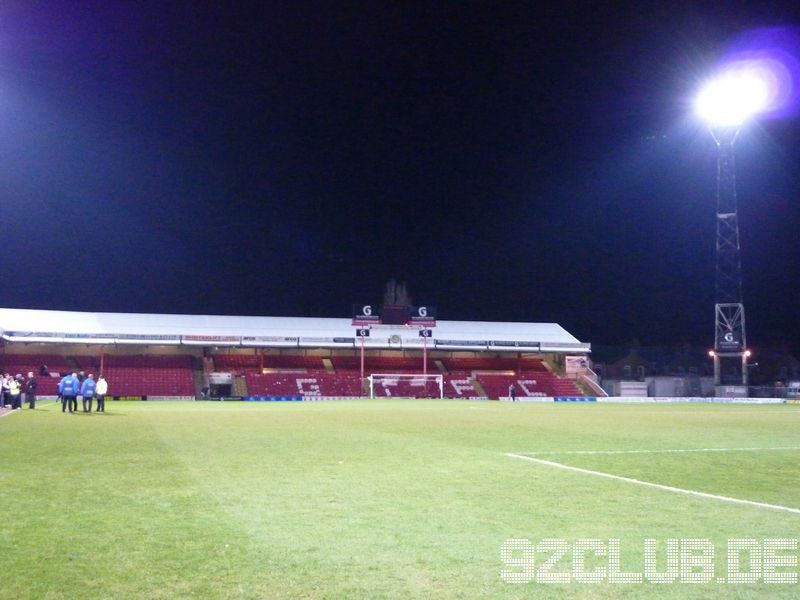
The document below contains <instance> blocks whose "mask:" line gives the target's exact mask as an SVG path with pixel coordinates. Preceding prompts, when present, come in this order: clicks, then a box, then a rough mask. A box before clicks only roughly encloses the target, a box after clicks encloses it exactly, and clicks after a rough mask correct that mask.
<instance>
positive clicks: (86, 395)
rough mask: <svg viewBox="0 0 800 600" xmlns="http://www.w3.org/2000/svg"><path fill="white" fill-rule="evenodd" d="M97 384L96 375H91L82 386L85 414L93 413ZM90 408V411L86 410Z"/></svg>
mask: <svg viewBox="0 0 800 600" xmlns="http://www.w3.org/2000/svg"><path fill="white" fill-rule="evenodd" d="M96 387H97V384H96V383H95V381H94V375H92V374H91V373H89V376H88V377H87V378H86V379H84V380H83V385H82V386H81V398H83V412H92V398H94V394H95V388H96ZM87 406H88V407H89V410H86V407H87Z"/></svg>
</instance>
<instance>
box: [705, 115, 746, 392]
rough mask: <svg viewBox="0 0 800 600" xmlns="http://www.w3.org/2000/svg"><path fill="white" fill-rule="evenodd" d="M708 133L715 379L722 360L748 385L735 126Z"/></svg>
mask: <svg viewBox="0 0 800 600" xmlns="http://www.w3.org/2000/svg"><path fill="white" fill-rule="evenodd" d="M711 134H712V135H713V136H714V140H715V141H716V143H717V150H718V154H717V274H716V298H715V302H716V304H715V306H714V381H715V383H716V385H720V384H722V383H723V381H722V373H721V365H720V360H721V359H727V361H726V362H734V361H732V360H730V359H734V358H738V360H737V361H735V364H736V369H737V371H738V365H739V364H741V377H739V376H738V372H737V376H736V377H735V381H734V380H732V381H726V382H725V383H737V384H741V385H747V353H746V348H747V338H746V335H745V319H744V302H743V299H742V262H741V257H740V248H739V216H738V211H737V203H736V172H735V160H734V144H735V143H736V137H737V136H738V134H739V127H738V126H727V127H714V128H712V129H711Z"/></svg>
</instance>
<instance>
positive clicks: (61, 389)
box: [58, 373, 78, 413]
mask: <svg viewBox="0 0 800 600" xmlns="http://www.w3.org/2000/svg"><path fill="white" fill-rule="evenodd" d="M58 393H59V394H61V412H62V413H63V412H66V409H67V406H69V412H76V411H77V410H78V377H77V376H76V375H75V373H72V374H71V375H64V377H63V378H62V379H61V381H60V382H59V383H58Z"/></svg>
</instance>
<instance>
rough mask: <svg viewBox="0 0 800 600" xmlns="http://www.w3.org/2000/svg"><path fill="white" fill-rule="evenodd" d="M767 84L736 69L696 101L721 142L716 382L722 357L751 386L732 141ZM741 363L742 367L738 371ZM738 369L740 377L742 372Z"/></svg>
mask: <svg viewBox="0 0 800 600" xmlns="http://www.w3.org/2000/svg"><path fill="white" fill-rule="evenodd" d="M766 101H767V88H766V85H765V84H764V82H763V81H762V80H761V79H760V78H759V77H758V75H757V74H756V73H750V72H747V71H732V72H729V73H726V74H724V75H722V76H721V77H720V78H718V79H716V80H714V81H711V82H710V83H709V84H708V85H706V87H705V88H704V89H703V90H702V92H701V93H700V96H699V97H698V100H697V109H698V112H699V114H700V115H701V116H702V117H703V118H704V119H705V120H706V122H707V123H708V126H709V129H710V130H711V135H712V136H713V137H714V141H716V143H717V150H718V153H717V270H716V297H715V302H716V304H715V305H714V350H713V352H711V355H712V357H713V359H714V382H715V384H716V385H721V384H722V383H723V381H722V369H721V365H720V361H721V360H725V361H726V363H729V362H732V361H733V362H735V364H736V366H737V377H736V381H735V382H733V381H726V382H725V383H737V384H741V385H747V383H748V381H747V357H748V356H750V352H749V351H748V350H747V336H746V333H745V318H744V302H743V299H742V263H741V258H740V248H739V216H738V211H737V202H736V170H735V160H734V145H735V143H736V138H737V136H738V135H739V129H740V128H741V126H742V124H743V123H744V122H745V121H746V120H747V119H748V118H749V117H751V116H753V115H755V114H757V113H758V112H759V111H760V110H762V109H763V107H764V106H765V104H766ZM739 365H741V371H739ZM739 372H740V374H741V377H739V376H738V373H739Z"/></svg>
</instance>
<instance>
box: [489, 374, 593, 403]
mask: <svg viewBox="0 0 800 600" xmlns="http://www.w3.org/2000/svg"><path fill="white" fill-rule="evenodd" d="M476 379H477V380H478V382H479V383H480V385H481V387H483V389H484V390H485V391H486V394H487V395H488V396H489V398H501V397H505V396H508V388H509V387H510V386H511V385H512V384H513V385H514V387H515V389H516V390H517V396H518V397H528V398H534V397H537V396H583V393H582V392H581V391H580V390H579V389H578V386H576V385H575V383H574V382H573V381H571V380H569V379H561V378H560V377H557V376H555V375H553V374H551V373H548V372H539V373H536V374H535V375H533V374H532V375H525V374H519V375H505V374H492V373H478V375H477V376H476Z"/></svg>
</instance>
